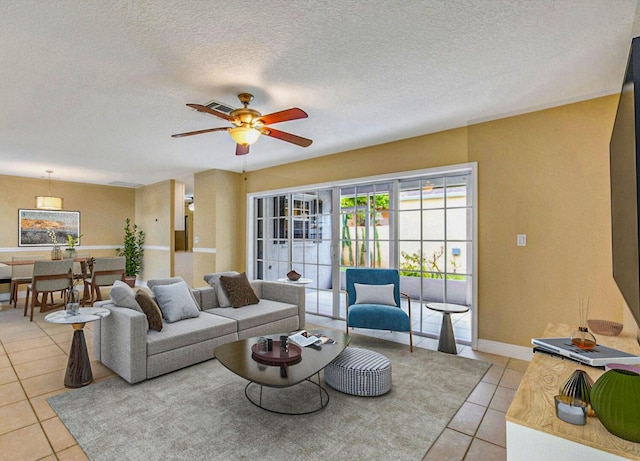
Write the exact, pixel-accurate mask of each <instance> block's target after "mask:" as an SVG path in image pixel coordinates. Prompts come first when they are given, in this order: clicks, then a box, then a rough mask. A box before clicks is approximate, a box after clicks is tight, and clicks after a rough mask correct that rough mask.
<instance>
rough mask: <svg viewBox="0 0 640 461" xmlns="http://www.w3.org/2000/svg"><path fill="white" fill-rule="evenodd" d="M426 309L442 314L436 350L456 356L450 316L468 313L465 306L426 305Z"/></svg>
mask: <svg viewBox="0 0 640 461" xmlns="http://www.w3.org/2000/svg"><path fill="white" fill-rule="evenodd" d="M426 306H427V308H428V309H431V310H432V311H437V312H441V313H442V326H441V327H440V340H439V341H438V350H439V351H440V352H446V353H447V354H457V353H458V349H457V348H456V338H455V336H454V335H453V326H452V325H451V314H464V313H465V312H467V311H469V308H468V307H467V306H461V305H459V304H451V303H427V304H426Z"/></svg>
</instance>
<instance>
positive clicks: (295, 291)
mask: <svg viewBox="0 0 640 461" xmlns="http://www.w3.org/2000/svg"><path fill="white" fill-rule="evenodd" d="M251 286H252V287H253V289H254V291H255V292H256V295H257V296H258V298H260V299H269V300H271V301H280V302H283V303H287V304H295V305H296V306H298V323H299V326H298V328H304V325H305V312H306V310H305V309H306V304H305V300H306V290H305V289H304V285H296V284H293V283H282V282H271V281H267V280H253V281H251Z"/></svg>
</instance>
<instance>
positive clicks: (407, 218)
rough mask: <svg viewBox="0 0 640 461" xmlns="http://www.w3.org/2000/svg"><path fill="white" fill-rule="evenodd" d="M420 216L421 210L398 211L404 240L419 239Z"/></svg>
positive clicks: (401, 234) (399, 224)
mask: <svg viewBox="0 0 640 461" xmlns="http://www.w3.org/2000/svg"><path fill="white" fill-rule="evenodd" d="M420 218H421V213H420V210H414V211H399V212H398V226H399V229H400V236H401V238H402V239H403V240H419V239H420V238H421V229H420Z"/></svg>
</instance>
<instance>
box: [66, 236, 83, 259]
mask: <svg viewBox="0 0 640 461" xmlns="http://www.w3.org/2000/svg"><path fill="white" fill-rule="evenodd" d="M80 237H82V234H80V235H78V236H77V237H74V236H73V234H67V249H66V250H64V252H65V253H66V258H67V259H74V258H76V257H77V256H78V252H77V251H76V246H77V245H79V244H80Z"/></svg>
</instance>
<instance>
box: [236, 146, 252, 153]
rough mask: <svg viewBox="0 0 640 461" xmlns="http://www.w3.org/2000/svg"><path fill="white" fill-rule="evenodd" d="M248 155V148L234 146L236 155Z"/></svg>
mask: <svg viewBox="0 0 640 461" xmlns="http://www.w3.org/2000/svg"><path fill="white" fill-rule="evenodd" d="M248 153H249V146H248V145H246V146H245V145H243V144H236V155H247V154H248Z"/></svg>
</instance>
